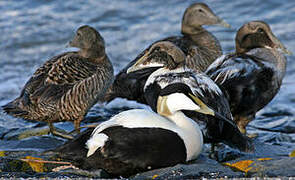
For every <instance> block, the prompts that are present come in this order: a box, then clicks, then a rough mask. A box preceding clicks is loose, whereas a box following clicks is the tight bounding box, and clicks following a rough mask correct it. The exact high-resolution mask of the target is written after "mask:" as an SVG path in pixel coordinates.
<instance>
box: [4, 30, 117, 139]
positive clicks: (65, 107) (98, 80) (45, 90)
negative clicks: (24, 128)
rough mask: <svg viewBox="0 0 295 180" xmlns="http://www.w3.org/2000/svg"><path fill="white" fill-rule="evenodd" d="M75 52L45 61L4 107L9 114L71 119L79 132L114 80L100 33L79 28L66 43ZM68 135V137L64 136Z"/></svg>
mask: <svg viewBox="0 0 295 180" xmlns="http://www.w3.org/2000/svg"><path fill="white" fill-rule="evenodd" d="M69 45H70V46H71V47H77V48H79V49H80V50H79V51H77V52H66V53H63V54H60V55H58V56H55V57H53V58H51V59H50V60H48V61H46V62H45V63H44V64H43V65H42V66H41V67H40V68H38V69H37V70H36V72H35V73H34V74H33V76H32V77H31V78H30V79H29V81H28V82H27V83H26V84H25V86H24V88H23V90H22V91H21V94H20V96H19V97H18V98H16V99H15V100H14V101H12V102H10V103H8V104H6V105H4V106H3V109H4V111H5V112H7V113H8V114H10V115H12V116H15V117H21V118H24V119H28V120H36V121H45V122H48V123H49V127H50V130H51V132H52V134H55V135H58V136H62V137H66V136H65V135H64V134H60V133H59V132H57V131H55V129H54V127H53V125H52V123H54V122H59V121H73V122H74V126H75V129H76V130H77V131H79V128H80V122H81V121H82V120H83V118H84V116H85V115H86V113H87V111H88V110H89V109H90V108H91V107H92V106H93V105H94V104H95V103H96V102H97V101H98V100H99V99H101V98H103V96H104V94H105V92H106V90H107V88H108V87H109V86H110V85H111V83H112V82H113V67H112V64H111V62H110V60H109V59H108V57H107V55H106V53H105V43H104V39H103V38H102V36H101V35H100V34H99V32H97V31H96V30H95V29H94V28H92V27H90V26H87V25H85V26H82V27H80V28H79V29H78V30H77V32H76V35H75V37H74V39H73V40H72V41H71V42H70V43H69ZM67 137H68V136H67Z"/></svg>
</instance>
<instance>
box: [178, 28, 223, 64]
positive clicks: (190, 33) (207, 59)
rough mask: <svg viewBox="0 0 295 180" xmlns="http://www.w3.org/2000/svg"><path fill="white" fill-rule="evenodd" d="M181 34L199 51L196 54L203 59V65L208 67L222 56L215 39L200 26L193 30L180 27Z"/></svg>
mask: <svg viewBox="0 0 295 180" xmlns="http://www.w3.org/2000/svg"><path fill="white" fill-rule="evenodd" d="M181 33H182V34H183V35H184V36H185V37H188V38H190V39H191V40H192V41H193V42H194V43H195V45H196V46H197V47H198V49H199V52H198V53H199V54H200V55H201V56H202V59H204V63H208V65H210V64H211V63H212V62H213V61H214V60H215V59H217V58H218V57H219V56H221V55H222V48H221V45H220V43H219V41H218V40H217V38H216V37H215V36H214V35H213V34H211V33H210V32H209V31H207V30H206V29H205V28H203V27H202V26H198V27H194V28H192V27H188V26H182V29H181ZM206 68H207V66H206Z"/></svg>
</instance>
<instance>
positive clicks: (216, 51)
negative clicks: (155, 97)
mask: <svg viewBox="0 0 295 180" xmlns="http://www.w3.org/2000/svg"><path fill="white" fill-rule="evenodd" d="M213 24H220V25H223V26H225V27H230V26H229V24H227V23H225V22H224V21H223V20H222V19H220V18H219V17H218V16H216V15H215V13H214V12H213V11H212V10H211V9H210V8H209V7H208V6H207V5H206V4H204V3H194V4H192V5H190V6H189V7H188V8H187V9H186V10H185V12H184V15H183V19H182V26H181V33H182V35H181V36H173V37H168V38H165V39H162V40H159V41H157V42H155V43H153V44H152V45H150V46H149V47H148V48H147V49H146V50H144V51H143V52H142V53H141V54H139V55H138V56H137V57H136V58H135V59H134V60H133V61H132V62H130V63H129V64H128V65H127V66H126V67H125V68H123V69H122V70H121V71H120V72H119V73H118V74H117V75H116V77H115V81H114V83H113V84H112V86H111V87H110V89H109V90H108V92H107V94H106V97H105V101H106V102H110V101H112V100H113V99H114V98H117V97H121V98H126V99H128V100H135V101H138V102H140V103H146V102H145V100H144V99H142V98H141V97H140V94H142V93H143V91H142V89H143V86H144V84H145V83H144V81H146V79H147V78H148V76H149V74H150V73H151V72H152V70H153V69H145V70H143V71H136V72H134V73H130V74H127V73H126V71H127V69H128V68H129V67H131V66H132V65H133V64H134V63H135V62H137V61H138V59H140V58H142V57H143V56H145V55H146V53H147V52H149V51H150V50H151V49H152V48H154V45H155V44H156V43H158V42H161V41H170V42H172V43H173V44H174V45H176V46H178V47H179V48H180V49H181V50H182V51H183V52H184V54H185V55H186V65H187V67H189V68H191V69H193V70H198V71H199V70H201V71H205V70H206V69H207V67H208V66H209V65H210V64H211V63H212V62H213V61H214V60H215V59H216V58H218V57H219V56H221V55H222V49H221V46H220V43H219V41H218V40H217V38H216V37H215V36H214V35H212V34H211V33H210V32H208V31H207V30H206V29H205V28H203V27H202V26H203V25H213ZM138 95H139V96H138Z"/></svg>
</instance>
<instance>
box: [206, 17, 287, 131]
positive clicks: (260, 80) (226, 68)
mask: <svg viewBox="0 0 295 180" xmlns="http://www.w3.org/2000/svg"><path fill="white" fill-rule="evenodd" d="M235 41H236V52H235V53H233V54H229V55H226V56H222V57H220V58H219V59H217V60H216V61H215V62H214V63H213V64H212V65H211V66H210V67H209V68H208V69H207V71H206V74H207V75H208V76H210V77H211V78H212V79H213V80H214V81H215V82H216V83H217V84H218V85H219V86H220V87H221V89H222V90H223V92H224V93H225V95H226V97H227V99H228V101H229V103H230V107H231V112H232V114H233V116H234V120H235V122H236V123H237V125H238V127H239V129H240V131H241V132H242V133H246V126H247V124H248V123H249V122H250V121H252V120H253V119H254V117H255V114H256V112H257V111H259V110H260V109H262V108H263V107H264V106H266V105H267V104H268V103H269V102H270V101H271V100H272V99H273V98H274V96H275V95H276V94H277V92H278V91H279V89H280V86H281V83H282V79H283V77H284V75H285V71H286V58H285V57H284V56H283V55H282V54H281V53H280V52H279V51H278V50H277V49H281V50H282V51H283V52H285V53H287V54H289V53H290V52H289V51H288V50H287V49H286V48H285V47H284V45H283V44H282V43H281V42H280V41H279V40H278V39H277V38H276V37H275V35H274V34H273V33H272V31H271V29H270V27H269V26H268V25H267V24H266V23H265V22H262V21H252V22H249V23H246V24H245V25H243V26H242V27H241V28H240V29H239V30H238V32H237V34H236V40H235Z"/></svg>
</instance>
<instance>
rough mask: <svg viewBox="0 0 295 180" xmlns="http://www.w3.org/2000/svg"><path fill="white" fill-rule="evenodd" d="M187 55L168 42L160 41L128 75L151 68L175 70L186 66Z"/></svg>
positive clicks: (132, 67)
mask: <svg viewBox="0 0 295 180" xmlns="http://www.w3.org/2000/svg"><path fill="white" fill-rule="evenodd" d="M184 63H185V55H184V53H183V52H182V50H181V49H179V48H178V47H177V46H175V45H174V44H173V43H171V42H168V41H160V42H157V43H155V44H153V45H152V47H151V48H149V49H148V50H147V51H146V52H145V53H144V55H143V56H142V57H140V58H139V59H138V60H137V61H136V63H135V64H134V65H133V66H131V67H130V68H129V69H128V70H127V73H130V72H133V71H137V70H141V69H144V68H149V67H159V68H161V67H165V68H168V69H170V70H171V69H175V68H177V67H179V66H182V65H184Z"/></svg>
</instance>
